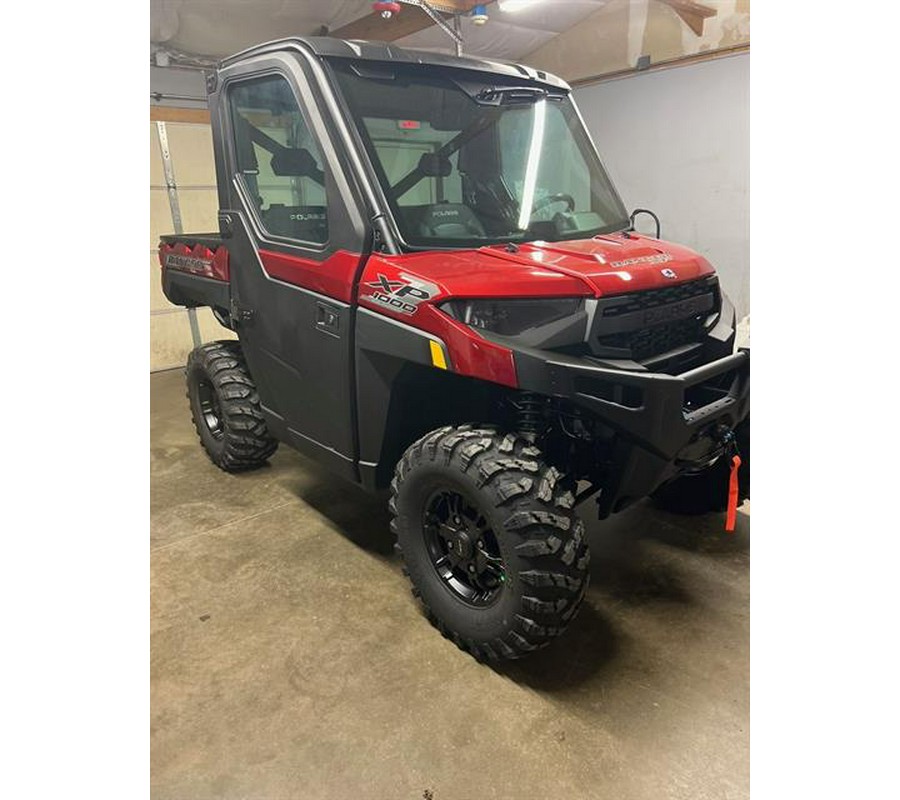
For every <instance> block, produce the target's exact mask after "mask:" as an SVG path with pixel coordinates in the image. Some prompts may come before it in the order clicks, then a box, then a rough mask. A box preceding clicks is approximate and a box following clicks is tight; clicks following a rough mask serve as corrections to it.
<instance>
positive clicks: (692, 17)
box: [660, 0, 718, 36]
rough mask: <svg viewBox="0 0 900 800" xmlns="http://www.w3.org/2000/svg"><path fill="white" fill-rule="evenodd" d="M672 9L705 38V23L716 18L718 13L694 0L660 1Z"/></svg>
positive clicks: (698, 34)
mask: <svg viewBox="0 0 900 800" xmlns="http://www.w3.org/2000/svg"><path fill="white" fill-rule="evenodd" d="M660 2H661V3H665V4H666V5H667V6H669V8H671V9H672V11H674V12H675V13H676V14H678V16H679V17H681V19H682V20H683V21H684V22H685V24H686V25H687V26H688V27H689V28H690V29H691V30H692V31H693V32H694V33H696V34H697V36H703V23H704V21H706V20H707V19H708V18H709V17H714V16H715V15H716V14H717V13H718V12H717V10H716V9H715V8H712V7H711V6H705V5H703V3H696V2H694V0H660Z"/></svg>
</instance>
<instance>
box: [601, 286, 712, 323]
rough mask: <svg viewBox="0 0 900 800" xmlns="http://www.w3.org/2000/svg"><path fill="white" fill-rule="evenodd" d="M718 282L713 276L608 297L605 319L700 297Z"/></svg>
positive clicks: (604, 311)
mask: <svg viewBox="0 0 900 800" xmlns="http://www.w3.org/2000/svg"><path fill="white" fill-rule="evenodd" d="M717 284H718V281H717V280H716V278H715V277H714V276H713V277H712V278H704V279H703V280H699V281H690V282H689V283H679V284H677V285H676V286H667V287H666V288H665V289H650V290H648V291H646V292H635V293H634V294H626V295H621V296H619V297H609V298H606V302H607V303H608V305H605V307H604V308H603V317H604V319H608V318H610V317H620V316H621V315H622V314H629V313H631V312H633V311H642V310H644V309H647V308H655V307H656V306H664V305H667V304H669V303H679V302H681V301H682V300H688V299H690V298H691V297H700V296H701V295H704V294H708V293H709V292H712V291H714V290H715V288H716V285H717Z"/></svg>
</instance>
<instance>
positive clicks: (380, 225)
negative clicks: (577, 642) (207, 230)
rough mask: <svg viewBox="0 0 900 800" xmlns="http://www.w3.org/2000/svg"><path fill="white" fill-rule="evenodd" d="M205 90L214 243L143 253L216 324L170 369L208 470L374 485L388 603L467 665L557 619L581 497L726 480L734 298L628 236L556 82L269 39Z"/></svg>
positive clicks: (526, 643) (739, 398) (734, 395)
mask: <svg viewBox="0 0 900 800" xmlns="http://www.w3.org/2000/svg"><path fill="white" fill-rule="evenodd" d="M208 90H209V107H210V112H211V122H212V131H213V138H214V143H215V161H216V171H217V176H218V192H219V207H220V211H219V215H218V222H219V231H218V233H216V234H197V235H184V236H164V237H162V242H161V244H160V250H159V256H160V262H161V264H162V282H163V287H164V291H165V294H166V296H167V297H168V298H169V300H171V301H172V302H173V303H176V304H179V305H182V306H187V307H195V306H208V307H210V308H211V309H212V311H213V313H214V314H215V316H216V318H217V319H218V320H219V322H220V323H221V324H222V325H224V326H225V327H226V328H229V329H231V330H233V331H235V332H236V333H237V337H238V339H237V341H233V340H231V341H219V342H212V343H209V344H205V345H203V346H202V347H198V348H197V349H196V350H194V351H193V352H192V353H191V354H190V356H189V358H188V363H187V369H186V377H187V386H188V397H189V399H190V407H191V413H192V415H193V420H194V424H195V425H196V428H197V432H198V434H199V436H200V441H201V443H202V445H203V447H204V448H205V449H206V452H207V453H208V454H209V457H210V458H211V459H212V461H213V463H214V464H216V465H217V466H218V467H220V468H221V469H223V470H226V471H228V472H238V471H241V470H247V469H252V468H254V467H259V466H260V465H262V464H264V463H265V461H266V459H268V458H269V457H270V456H271V455H272V453H273V452H274V451H275V448H276V447H277V444H278V442H284V443H286V444H288V445H290V446H292V447H294V448H296V449H297V450H299V451H301V452H302V453H304V454H305V455H307V456H309V457H310V458H312V459H315V460H316V461H318V462H320V463H321V464H323V465H324V466H326V467H328V468H330V469H331V470H333V471H334V472H335V473H337V474H338V475H340V476H343V477H344V478H346V479H347V480H350V481H353V482H354V483H357V484H359V485H361V486H363V487H365V488H366V489H369V490H371V491H373V492H377V491H379V490H389V492H390V499H389V507H390V512H391V515H392V522H391V530H392V531H393V532H394V534H395V535H396V538H397V545H398V550H399V552H400V553H401V555H402V559H403V562H404V566H405V570H406V572H407V574H408V576H409V578H410V581H411V582H412V585H413V591H414V594H415V595H417V596H418V597H419V598H420V599H421V601H422V603H423V604H424V606H425V609H426V612H427V614H428V616H429V618H430V619H431V620H432V622H433V623H434V624H435V625H436V626H437V627H438V628H439V629H440V630H441V632H442V633H443V634H444V635H445V636H447V637H448V638H450V639H452V640H453V641H454V642H455V643H456V644H457V645H459V646H460V647H461V648H463V649H465V650H467V651H469V652H470V653H472V654H473V655H474V656H475V657H476V658H479V659H489V660H494V659H501V658H516V657H519V656H522V655H524V654H526V653H528V652H529V651H533V650H535V649H537V648H539V647H542V646H543V645H545V644H547V643H548V641H550V639H551V638H552V637H554V636H557V635H558V634H560V633H561V632H562V631H563V629H564V628H565V627H566V625H567V624H568V622H569V621H570V620H571V619H572V617H573V615H574V614H575V612H576V610H577V609H578V605H579V603H580V602H581V600H582V597H583V596H584V592H585V588H586V586H587V583H588V559H589V556H588V548H587V544H586V541H585V536H584V526H583V523H582V522H581V521H580V520H579V519H578V517H577V516H576V513H575V508H576V506H578V505H580V504H581V503H582V502H584V501H585V500H587V499H588V498H591V497H593V498H595V500H596V504H597V509H598V511H599V515H600V517H601V518H603V517H606V516H607V515H609V514H611V513H613V512H617V511H620V510H621V509H623V508H625V507H626V506H628V505H629V504H631V503H633V502H635V501H636V500H638V499H640V498H642V497H645V496H647V495H650V494H654V496H655V497H657V499H658V501H659V502H661V503H663V504H664V505H666V506H667V507H670V508H679V507H680V508H683V509H685V510H690V511H705V510H707V511H708V510H713V509H718V510H724V508H725V504H726V500H727V499H728V498H729V496H730V501H731V503H730V505H731V507H732V512H733V508H734V507H735V504H736V502H737V500H739V499H741V498H743V497H745V496H747V495H748V494H749V483H748V481H747V474H748V471H747V467H748V466H749V464H748V456H749V452H748V451H749V362H750V355H749V351H738V352H735V312H734V309H733V307H732V305H731V304H730V302H729V301H728V299H727V298H726V297H725V295H724V294H723V292H722V291H721V289H720V287H719V283H718V280H717V278H716V275H715V273H714V270H713V268H712V267H711V266H710V264H709V263H708V262H707V261H706V260H705V259H704V258H702V257H701V256H699V255H697V254H696V253H694V252H691V251H690V250H688V249H686V248H684V247H680V246H677V245H674V244H669V243H667V242H663V241H661V240H659V238H651V237H649V236H645V235H640V234H638V233H636V232H635V231H634V226H633V225H632V223H631V220H630V219H629V215H628V213H627V212H626V210H625V207H624V206H623V204H622V201H621V200H620V198H619V195H618V194H617V192H616V190H615V188H614V187H613V185H612V184H611V183H610V180H609V178H608V177H607V175H606V172H605V171H604V169H603V166H602V165H601V162H600V158H599V157H598V155H597V152H596V150H595V148H594V146H593V144H592V143H591V140H590V138H589V136H588V134H587V132H586V130H585V126H584V124H583V122H582V120H581V117H580V116H579V113H578V110H577V109H576V107H575V104H574V103H573V101H572V98H571V96H570V90H569V87H568V86H567V85H566V84H565V83H564V82H563V81H562V80H560V79H558V78H556V77H554V76H553V75H550V74H548V73H545V72H542V71H536V70H534V69H531V68H528V67H522V66H517V65H512V64H506V63H500V62H494V61H487V60H482V59H477V58H462V57H450V56H445V55H440V54H434V53H425V52H414V51H406V50H402V49H399V48H396V47H393V46H388V45H384V44H376V43H368V42H354V41H350V42H345V41H340V40H335V39H329V38H308V39H297V38H292V39H285V40H283V41H278V42H273V43H269V44H264V45H260V46H258V47H254V48H252V49H250V50H247V51H245V52H242V53H240V54H238V55H236V56H233V57H231V58H228V59H226V60H225V61H223V62H222V63H221V64H220V66H219V69H218V70H217V72H216V73H215V74H214V75H213V76H212V77H210V79H209V81H208ZM738 447H740V452H741V454H742V456H743V458H744V465H745V468H744V470H742V471H741V472H740V477H741V480H740V482H738V481H737V479H736V477H735V467H736V465H737V464H738V463H739V462H738V461H737V459H736V454H737V450H738Z"/></svg>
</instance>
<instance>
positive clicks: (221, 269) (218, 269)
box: [159, 244, 230, 281]
mask: <svg viewBox="0 0 900 800" xmlns="http://www.w3.org/2000/svg"><path fill="white" fill-rule="evenodd" d="M159 263H160V265H161V266H162V268H163V269H164V270H166V269H174V270H177V271H178V272H190V273H191V274H192V275H201V276H203V277H204V278H213V279H215V280H218V281H228V280H229V279H230V273H229V268H228V250H227V249H226V248H225V247H217V248H216V249H215V250H210V249H209V248H208V247H204V246H203V245H202V244H198V245H194V247H188V246H187V245H186V244H174V245H171V244H160V246H159Z"/></svg>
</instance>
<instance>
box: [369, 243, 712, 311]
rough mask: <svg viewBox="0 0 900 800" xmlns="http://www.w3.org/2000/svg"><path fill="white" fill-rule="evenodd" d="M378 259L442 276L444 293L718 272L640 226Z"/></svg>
mask: <svg viewBox="0 0 900 800" xmlns="http://www.w3.org/2000/svg"><path fill="white" fill-rule="evenodd" d="M372 262H373V263H372V264H371V265H370V266H371V268H372V270H373V271H376V270H377V269H381V268H383V267H388V268H393V270H397V269H399V270H404V271H406V272H408V273H409V274H411V276H415V277H417V278H419V279H424V280H425V281H430V282H433V283H434V284H436V287H435V288H437V289H438V290H439V291H438V293H439V294H440V295H442V296H447V295H449V296H455V297H547V296H555V297H559V296H564V295H569V296H571V295H593V296H595V297H602V296H605V295H616V294H625V293H628V292H638V291H643V290H646V289H658V288H664V287H666V286H673V285H676V284H679V283H685V282H687V281H692V280H696V279H698V278H702V277H704V276H706V275H711V274H713V273H714V270H713V268H712V266H711V265H710V264H709V262H708V261H707V260H706V259H705V258H703V257H702V256H701V255H699V254H697V253H695V252H693V251H692V250H689V249H688V248H686V247H682V246H680V245H676V244H670V243H669V242H664V241H660V240H659V239H653V238H651V237H648V236H641V235H640V234H636V233H629V234H627V235H625V234H621V233H616V234H610V235H609V236H595V237H593V238H591V239H575V240H572V241H564V242H529V243H527V244H522V245H517V246H516V247H515V248H514V249H508V248H507V246H506V245H491V246H488V247H480V248H478V249H477V250H444V251H438V252H435V251H430V252H419V253H406V254H404V255H400V256H384V255H377V256H373V258H372ZM367 272H368V270H367Z"/></svg>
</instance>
